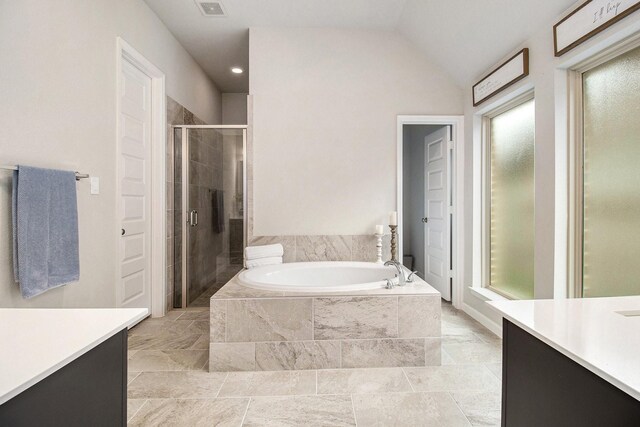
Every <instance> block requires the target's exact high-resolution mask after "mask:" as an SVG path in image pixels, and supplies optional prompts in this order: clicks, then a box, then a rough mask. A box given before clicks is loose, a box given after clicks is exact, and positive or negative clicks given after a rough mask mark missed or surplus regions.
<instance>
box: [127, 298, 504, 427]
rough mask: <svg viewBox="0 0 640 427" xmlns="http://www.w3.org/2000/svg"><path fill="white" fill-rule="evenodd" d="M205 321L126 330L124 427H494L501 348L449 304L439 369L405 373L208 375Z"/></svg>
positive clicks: (193, 317)
mask: <svg viewBox="0 0 640 427" xmlns="http://www.w3.org/2000/svg"><path fill="white" fill-rule="evenodd" d="M208 316H209V313H208V311H206V310H203V309H197V310H187V311H171V312H169V315H168V316H166V317H164V318H162V319H148V320H145V321H143V322H142V323H141V324H140V325H138V326H136V327H135V328H133V329H131V331H130V333H129V386H128V398H129V400H128V418H129V425H132V426H158V425H162V426H200V425H221V426H241V425H244V426H302V425H304V426H355V425H358V426H497V425H499V424H500V393H501V392H500V374H501V359H500V355H501V340H500V339H499V338H498V337H496V336H494V335H493V334H491V333H490V332H489V331H487V330H486V329H485V328H484V327H482V326H481V325H480V324H478V323H477V322H475V321H474V320H473V319H471V318H470V317H468V316H467V315H466V314H464V313H462V312H459V311H457V310H455V309H453V308H452V307H451V305H450V304H447V303H443V304H442V317H441V324H442V342H441V345H440V351H441V353H442V366H424V367H404V368H403V367H392V368H362V369H360V368H358V369H313V370H279V371H260V372H208V366H207V361H206V358H204V359H202V358H201V355H202V350H203V349H205V352H206V348H207V347H208V340H209V334H207V333H203V332H206V331H205V325H208V322H207V321H206V320H203V319H207V318H208ZM202 322H204V323H202ZM467 353H468V354H474V355H477V354H483V355H484V356H485V357H484V358H483V359H481V358H477V357H471V358H465V357H461V356H460V355H464V354H467Z"/></svg>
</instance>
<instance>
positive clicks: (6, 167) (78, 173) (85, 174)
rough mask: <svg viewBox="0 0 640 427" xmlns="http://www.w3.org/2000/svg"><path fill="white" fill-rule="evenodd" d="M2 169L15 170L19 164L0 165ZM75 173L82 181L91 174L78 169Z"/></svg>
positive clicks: (77, 179) (77, 178)
mask: <svg viewBox="0 0 640 427" xmlns="http://www.w3.org/2000/svg"><path fill="white" fill-rule="evenodd" d="M0 169H4V170H8V171H15V170H18V167H17V166H0ZM75 174H76V181H80V180H81V179H86V178H89V174H88V173H80V172H78V171H76V172H75Z"/></svg>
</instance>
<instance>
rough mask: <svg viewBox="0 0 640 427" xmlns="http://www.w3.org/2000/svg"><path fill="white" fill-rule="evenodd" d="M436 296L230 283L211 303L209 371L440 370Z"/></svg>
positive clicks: (421, 288) (412, 289) (408, 289)
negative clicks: (286, 289) (276, 289)
mask: <svg viewBox="0 0 640 427" xmlns="http://www.w3.org/2000/svg"><path fill="white" fill-rule="evenodd" d="M440 311H441V309H440V294H439V293H438V292H437V291H436V290H435V289H433V288H432V287H430V286H429V285H427V284H426V283H425V282H423V281H421V280H416V282H414V283H412V284H408V285H406V286H404V287H396V288H394V289H376V290H370V291H355V292H348V293H345V292H334V293H293V292H274V291H263V290H256V289H251V288H247V287H245V286H242V285H241V284H240V283H239V282H238V280H237V277H236V278H233V279H232V280H231V281H230V282H229V283H227V284H226V285H225V286H224V287H223V288H222V289H221V290H220V291H219V292H218V293H216V294H215V295H214V296H213V297H212V298H211V308H210V351H209V370H210V371H212V372H214V371H279V370H305V369H335V368H362V367H405V366H433V365H440V361H441V355H440V348H441V338H440V337H441V332H440V329H441V327H440V316H441V313H440Z"/></svg>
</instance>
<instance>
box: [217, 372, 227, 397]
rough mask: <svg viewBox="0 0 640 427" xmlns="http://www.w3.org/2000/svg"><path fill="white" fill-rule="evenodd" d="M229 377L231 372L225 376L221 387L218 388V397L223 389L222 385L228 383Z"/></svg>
mask: <svg viewBox="0 0 640 427" xmlns="http://www.w3.org/2000/svg"><path fill="white" fill-rule="evenodd" d="M227 378H229V372H227V375H225V376H224V380H222V384H220V388H219V389H218V392H217V393H216V399H217V398H218V397H220V392H221V391H222V387H224V385H225V384H226V383H227Z"/></svg>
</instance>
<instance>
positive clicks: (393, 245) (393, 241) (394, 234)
mask: <svg viewBox="0 0 640 427" xmlns="http://www.w3.org/2000/svg"><path fill="white" fill-rule="evenodd" d="M389 228H390V229H391V261H396V262H397V261H398V248H397V246H398V242H397V240H396V238H397V236H398V232H397V231H396V230H397V228H398V226H397V225H390V226H389Z"/></svg>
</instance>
